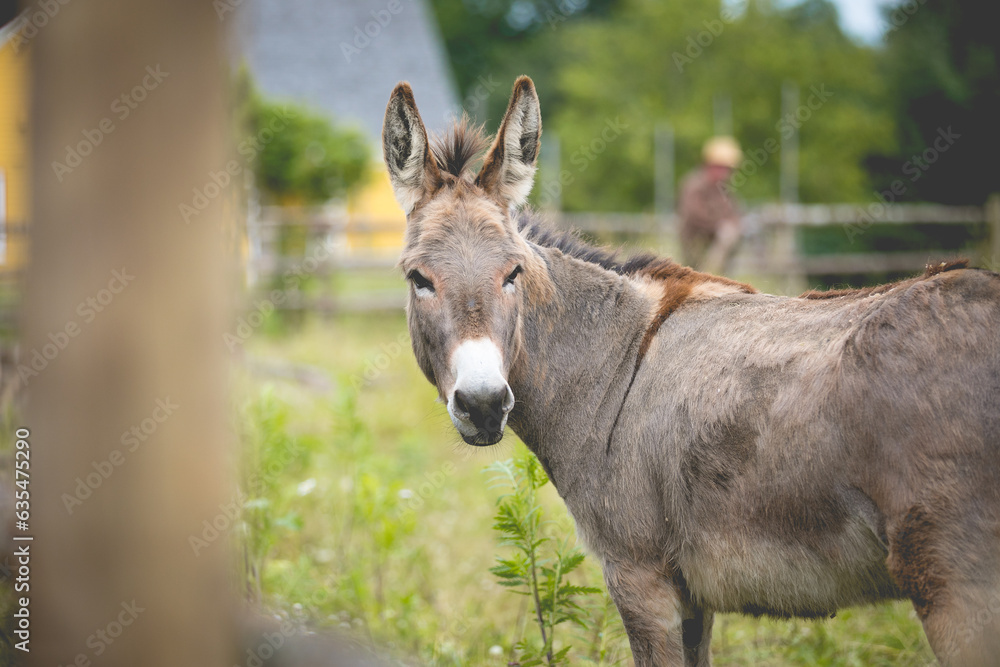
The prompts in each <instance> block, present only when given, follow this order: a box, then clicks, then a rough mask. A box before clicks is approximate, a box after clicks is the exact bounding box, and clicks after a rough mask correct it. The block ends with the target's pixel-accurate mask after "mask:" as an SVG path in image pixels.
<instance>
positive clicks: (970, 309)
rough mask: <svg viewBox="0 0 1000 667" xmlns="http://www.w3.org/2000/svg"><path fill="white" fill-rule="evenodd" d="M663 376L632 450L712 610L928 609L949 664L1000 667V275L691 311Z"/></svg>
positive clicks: (650, 361) (640, 406) (642, 409)
mask: <svg viewBox="0 0 1000 667" xmlns="http://www.w3.org/2000/svg"><path fill="white" fill-rule="evenodd" d="M643 366H644V369H643V371H642V372H641V373H640V374H639V376H638V377H637V378H636V381H635V384H634V387H633V389H632V392H631V394H630V397H629V404H627V405H626V410H628V411H629V413H630V417H629V418H627V419H625V420H623V427H624V430H623V431H622V432H621V433H620V434H616V443H615V444H616V445H617V444H620V445H621V446H622V447H623V448H624V450H623V451H622V452H621V454H620V455H621V456H623V457H626V458H628V457H632V456H635V457H640V458H645V460H646V461H647V462H649V463H650V464H651V465H650V468H651V469H653V470H656V475H657V476H662V479H663V488H664V494H663V500H662V501H659V500H657V501H655V502H653V503H652V504H653V506H655V507H657V508H658V511H662V512H664V513H665V514H666V518H667V521H666V522H665V524H666V527H665V528H664V529H663V532H662V539H663V540H664V544H663V546H664V548H665V550H666V551H667V553H668V554H670V558H671V560H672V561H673V562H674V563H675V565H676V567H678V569H679V570H680V573H681V574H682V576H683V578H684V581H685V582H686V585H687V587H688V588H689V590H690V594H691V596H692V597H693V599H694V600H695V601H696V602H697V603H699V604H701V605H704V606H705V607H706V608H709V609H713V610H718V611H740V612H746V613H755V614H760V613H768V614H774V615H780V616H790V615H799V616H822V615H829V614H832V613H833V612H834V611H835V610H836V609H837V608H839V607H842V606H848V605H854V604H859V603H865V602H873V601H877V600H880V599H886V598H893V597H908V598H910V599H912V600H913V602H914V605H915V608H916V609H917V612H918V613H919V615H920V616H921V618H922V619H923V620H924V623H925V627H926V629H927V632H928V636H929V638H930V639H931V642H932V644H934V645H935V646H936V647H938V646H946V650H944V651H938V653H939V655H947V654H948V652H949V651H951V652H953V654H954V655H959V656H963V660H964V661H965V662H962V663H960V664H965V663H969V664H979V663H976V660H980V662H982V664H994V662H993V661H997V660H1000V646H997V645H990V642H994V643H995V642H996V634H995V632H994V634H992V635H990V634H988V631H989V629H993V630H996V629H997V624H998V620H1000V276H998V275H997V274H994V273H990V272H987V271H979V270H968V269H957V270H946V271H942V272H940V273H937V274H933V275H926V276H923V277H921V278H919V279H915V280H912V281H907V282H905V283H900V284H897V285H895V286H888V287H886V288H884V289H881V290H877V291H867V292H866V291H858V292H849V293H843V294H838V295H835V296H832V297H825V298H823V297H820V296H819V295H813V298H799V299H791V298H783V297H773V296H766V295H756V294H742V293H739V294H737V293H734V294H732V295H727V296H722V297H719V298H713V299H709V300H705V301H703V302H698V301H696V300H695V301H691V302H689V303H688V304H686V305H685V306H684V307H682V308H680V309H678V310H677V312H676V313H674V314H673V315H672V316H671V317H670V318H668V320H667V321H666V322H665V323H664V325H663V327H662V329H661V331H660V333H659V334H658V336H657V340H656V342H655V343H654V344H653V345H652V346H651V348H650V350H649V352H648V354H647V357H646V359H645V360H644V361H643ZM643 415H647V416H649V417H650V418H655V420H656V422H657V426H656V427H655V428H652V429H650V428H649V423H648V421H645V420H644V419H643V418H642V416H643ZM644 421H645V423H644ZM626 442H633V443H639V444H638V446H634V445H633V446H626V445H625V444H624V443H626ZM638 462H639V461H638V460H637V461H636V463H638ZM623 469H626V470H627V469H632V470H634V469H635V467H634V466H623ZM623 481H624V480H623ZM977 614H979V619H980V620H979V621H977V622H973V620H972V619H976V618H977ZM987 617H988V618H987ZM976 623H978V627H976ZM970 624H971V625H970ZM973 627H975V636H974V637H972V636H971V635H970V634H969V628H973ZM963 642H964V643H963ZM963 651H965V653H963ZM992 651H997V653H996V654H994V653H992ZM988 656H993V657H988Z"/></svg>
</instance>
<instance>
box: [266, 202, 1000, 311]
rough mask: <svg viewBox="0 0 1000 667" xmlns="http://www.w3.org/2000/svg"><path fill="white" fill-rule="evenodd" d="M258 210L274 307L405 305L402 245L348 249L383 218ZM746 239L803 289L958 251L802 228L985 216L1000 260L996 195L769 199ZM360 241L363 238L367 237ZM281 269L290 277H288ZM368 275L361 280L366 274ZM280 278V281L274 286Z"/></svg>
mask: <svg viewBox="0 0 1000 667" xmlns="http://www.w3.org/2000/svg"><path fill="white" fill-rule="evenodd" d="M262 213H263V214H262V215H261V216H260V218H259V219H257V220H253V221H251V222H250V224H249V226H248V228H249V234H250V248H251V250H250V257H249V261H248V275H249V276H250V282H251V288H252V290H251V291H252V292H254V293H255V296H259V295H260V294H262V293H264V292H268V291H272V293H273V290H274V289H275V288H277V289H279V290H284V294H283V296H282V298H280V303H275V304H274V305H275V307H277V308H280V309H286V310H295V311H317V312H323V313H329V312H343V311H348V312H356V311H376V310H393V309H399V308H401V307H402V306H403V303H404V301H405V286H404V285H403V283H402V281H401V280H399V278H398V276H393V274H392V271H393V269H394V267H395V265H396V259H397V256H398V253H399V248H398V247H392V246H391V245H390V246H389V247H385V248H382V249H381V251H379V252H358V251H356V250H352V241H353V242H356V241H357V240H358V239H364V238H366V237H372V238H374V237H382V238H383V239H384V238H385V237H386V235H389V236H391V237H392V238H394V239H396V243H397V245H398V243H399V242H401V240H402V235H401V232H402V230H401V228H400V227H399V226H398V225H388V224H386V223H384V222H379V221H374V220H372V221H358V220H351V221H349V220H348V219H347V217H346V216H343V215H335V214H329V213H322V212H315V211H302V210H295V211H292V210H285V209H280V208H265V209H263V212H262ZM544 217H545V218H547V220H548V223H549V224H552V225H554V226H556V227H559V228H565V229H575V230H579V231H581V232H584V233H588V234H592V235H597V236H599V237H600V236H604V237H614V238H616V239H619V240H620V239H642V241H643V242H644V243H648V242H649V241H650V240H653V241H654V242H658V243H659V244H660V245H662V246H666V247H671V246H672V245H673V244H674V239H676V230H677V224H678V222H677V219H676V216H673V215H671V216H655V215H650V214H631V213H562V214H552V213H549V214H546V215H545V216H544ZM747 221H748V225H747V226H748V227H749V228H752V230H753V233H752V237H753V238H752V239H748V243H746V244H745V247H744V250H743V252H742V253H741V254H740V255H739V256H738V257H737V266H736V272H737V273H740V274H745V275H758V276H762V275H769V276H771V277H772V278H774V279H776V281H777V284H778V285H779V286H780V289H781V290H782V291H784V292H785V293H797V292H798V291H801V290H802V289H804V287H805V284H806V276H808V275H835V274H841V275H849V274H865V273H894V272H909V271H919V270H921V269H922V268H923V267H924V266H925V265H927V264H930V263H936V262H940V261H946V260H949V259H954V258H955V257H956V253H955V252H954V251H947V250H943V249H940V248H928V249H926V250H921V251H907V252H865V253H861V252H856V253H837V254H825V255H806V254H804V253H803V252H802V249H801V248H800V247H799V246H798V242H797V233H796V230H797V229H800V228H817V227H824V226H837V225H839V226H842V227H843V228H844V231H845V234H846V235H847V238H848V240H851V239H852V238H853V236H852V235H855V236H856V235H860V234H862V233H864V231H865V230H866V229H867V228H868V227H869V226H870V225H872V224H892V225H909V224H984V225H986V226H987V228H988V234H989V242H988V244H987V246H986V247H985V248H980V249H973V250H974V252H971V253H969V254H971V255H972V259H973V260H974V261H978V262H980V263H981V262H983V261H984V260H985V262H986V263H987V264H989V265H990V266H992V267H996V266H997V265H998V263H1000V196H994V197H993V198H991V199H990V201H989V202H988V203H987V204H986V205H985V206H982V207H978V206H942V205H937V204H905V205H881V204H766V205H763V206H760V207H757V208H755V209H753V210H751V211H750V213H749V214H748V218H747ZM292 230H294V233H295V235H297V246H296V247H297V248H298V249H299V250H300V251H301V252H300V253H299V254H291V255H289V254H286V253H285V252H284V251H283V250H282V245H283V243H284V242H285V241H287V236H288V235H289V234H290V232H292ZM361 245H364V244H363V243H362V244H361ZM366 273H368V274H373V275H381V277H382V278H381V283H380V282H379V280H378V279H375V280H369V281H368V282H369V283H375V287H374V288H373V287H372V286H371V285H370V284H369V285H368V286H367V288H366V289H364V288H358V289H355V290H351V291H348V292H346V293H342V292H339V291H338V290H337V289H335V288H334V286H333V284H332V283H334V282H335V281H336V278H337V277H338V276H340V277H349V278H350V277H359V276H363V274H366ZM282 277H284V278H285V280H284V281H283V280H282ZM306 277H314V278H317V279H319V280H317V281H313V282H319V283H322V286H321V287H320V288H319V289H318V290H317V289H312V290H311V291H309V290H303V289H301V288H302V282H303V279H304V278H306ZM347 282H351V281H350V280H348V281H347ZM361 282H362V283H364V282H365V281H364V280H361ZM276 286H277V287H276Z"/></svg>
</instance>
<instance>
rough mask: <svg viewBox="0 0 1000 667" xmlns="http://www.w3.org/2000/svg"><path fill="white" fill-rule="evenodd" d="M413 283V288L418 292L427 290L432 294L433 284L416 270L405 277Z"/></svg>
mask: <svg viewBox="0 0 1000 667" xmlns="http://www.w3.org/2000/svg"><path fill="white" fill-rule="evenodd" d="M406 277H407V278H409V279H410V281H411V282H412V283H413V286H414V287H416V288H417V289H418V290H427V291H428V292H431V293H433V292H434V283H432V282H431V281H430V280H428V279H427V278H426V277H425V276H424V274H422V273H420V272H419V271H417V270H416V269H414V270H413V271H410V273H409V275H407V276H406Z"/></svg>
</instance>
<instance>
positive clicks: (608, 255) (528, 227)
mask: <svg viewBox="0 0 1000 667" xmlns="http://www.w3.org/2000/svg"><path fill="white" fill-rule="evenodd" d="M517 227H518V229H519V230H520V231H521V233H522V234H523V235H524V236H525V238H527V239H528V240H529V241H531V242H532V243H534V244H536V245H540V246H545V247H547V248H555V249H557V250H560V251H562V252H563V254H566V255H569V256H570V257H575V258H577V259H580V260H583V261H584V262H589V263H591V264H597V265H598V266H600V267H601V268H604V269H607V270H608V271H614V272H615V273H617V274H619V275H623V276H632V275H638V274H640V273H643V272H645V271H649V270H650V269H651V268H653V266H654V265H659V264H662V263H663V262H670V263H674V262H673V261H672V260H669V259H666V258H663V257H657V256H656V255H654V254H652V253H648V252H647V253H642V254H640V255H634V256H632V257H629V258H627V259H624V260H622V259H621V257H620V256H619V255H620V253H621V249H614V250H612V249H609V248H598V247H595V246H592V245H590V244H589V243H587V242H586V241H584V240H583V239H581V238H580V237H579V236H578V235H577V233H576V232H575V231H567V230H561V229H560V230H555V229H550V228H548V227H546V226H545V225H544V224H542V222H541V221H540V220H538V219H537V218H536V217H534V216H533V215H532V214H531V213H529V212H522V213H521V216H520V217H519V218H518V221H517ZM677 266H678V268H680V265H677Z"/></svg>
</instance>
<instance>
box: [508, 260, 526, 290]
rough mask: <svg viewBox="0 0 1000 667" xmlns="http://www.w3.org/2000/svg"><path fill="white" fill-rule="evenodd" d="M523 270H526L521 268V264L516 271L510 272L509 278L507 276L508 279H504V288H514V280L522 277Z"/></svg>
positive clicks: (516, 267)
mask: <svg viewBox="0 0 1000 667" xmlns="http://www.w3.org/2000/svg"><path fill="white" fill-rule="evenodd" d="M523 270H524V269H522V268H521V265H520V264H518V265H517V266H515V267H514V270H513V271H511V272H510V275H509V276H507V277H506V278H505V279H504V281H503V286H504V287H508V286H509V287H513V286H514V280H515V279H516V278H517V277H518V276H519V275H521V272H522V271H523Z"/></svg>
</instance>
